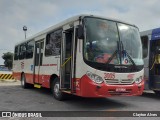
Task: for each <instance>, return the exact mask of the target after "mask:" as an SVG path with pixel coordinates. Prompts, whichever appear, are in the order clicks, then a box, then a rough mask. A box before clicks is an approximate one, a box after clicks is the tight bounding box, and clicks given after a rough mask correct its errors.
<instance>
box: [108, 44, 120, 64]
mask: <svg viewBox="0 0 160 120" xmlns="http://www.w3.org/2000/svg"><path fill="white" fill-rule="evenodd" d="M119 51H120V46H119V41H117V50H115V52H114V53H113V54H112V55H111V57H110V58H109V59H108V61H107V62H106V64H107V65H108V64H109V63H110V62H111V61H112V59H113V58H114V57H115V56H116V55H117V53H118V52H119ZM120 61H121V59H120Z"/></svg>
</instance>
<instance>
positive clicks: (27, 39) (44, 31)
mask: <svg viewBox="0 0 160 120" xmlns="http://www.w3.org/2000/svg"><path fill="white" fill-rule="evenodd" d="M87 16H88V17H89V16H90V17H95V18H102V19H108V20H112V21H116V22H121V23H125V24H129V25H132V26H135V25H134V24H130V23H127V22H124V21H121V20H118V19H113V18H108V17H102V16H97V15H91V14H80V15H76V16H73V17H70V18H68V19H66V20H64V21H62V22H60V23H58V24H56V25H53V26H51V27H49V28H47V29H45V30H43V31H41V32H39V33H37V34H35V35H33V36H31V37H28V38H26V39H24V40H23V41H21V42H19V43H17V44H16V45H18V44H21V43H23V42H25V41H26V42H27V41H29V40H32V39H34V38H35V37H38V36H40V35H43V34H47V33H49V32H51V31H53V30H54V29H57V28H61V27H62V26H64V25H66V24H68V23H71V22H74V21H77V20H79V18H80V17H81V18H84V17H87ZM135 27H136V26H135Z"/></svg>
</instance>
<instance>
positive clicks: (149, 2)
mask: <svg viewBox="0 0 160 120" xmlns="http://www.w3.org/2000/svg"><path fill="white" fill-rule="evenodd" d="M82 13H87V14H95V15H100V16H106V17H110V18H116V19H120V20H123V21H126V22H129V23H133V24H135V25H137V26H138V27H139V29H140V31H143V30H148V29H152V28H157V27H160V7H159V0H0V64H3V60H2V58H1V56H2V55H3V53H4V52H8V51H11V52H13V49H14V45H15V44H16V43H17V42H19V41H23V40H24V32H23V30H22V28H23V26H24V25H26V26H27V27H28V31H27V37H28V36H32V35H34V34H35V33H38V32H40V31H42V30H44V29H45V28H48V27H50V26H52V25H54V24H56V23H58V22H60V21H62V20H64V19H66V18H69V17H71V16H74V15H77V14H82Z"/></svg>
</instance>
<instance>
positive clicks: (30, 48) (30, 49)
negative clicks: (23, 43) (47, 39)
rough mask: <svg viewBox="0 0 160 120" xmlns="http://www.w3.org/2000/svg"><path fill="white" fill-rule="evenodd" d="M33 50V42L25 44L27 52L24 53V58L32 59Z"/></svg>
mask: <svg viewBox="0 0 160 120" xmlns="http://www.w3.org/2000/svg"><path fill="white" fill-rule="evenodd" d="M33 50H34V41H33V40H32V41H29V42H28V44H27V52H26V58H27V59H29V58H33Z"/></svg>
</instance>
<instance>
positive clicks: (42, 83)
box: [13, 15, 144, 100]
mask: <svg viewBox="0 0 160 120" xmlns="http://www.w3.org/2000/svg"><path fill="white" fill-rule="evenodd" d="M13 75H14V78H15V79H18V80H20V81H21V85H22V87H23V88H28V87H30V85H32V86H34V87H36V88H41V87H45V88H50V89H51V91H52V93H53V97H54V98H55V99H57V100H63V99H65V97H66V95H68V94H72V95H77V96H81V97H109V96H133V95H141V94H142V93H143V89H144V63H143V58H142V44H141V39H140V34H139V30H138V28H137V27H136V26H135V25H132V24H129V23H126V22H123V21H119V20H114V19H109V18H105V17H101V16H95V15H77V16H73V17H71V18H69V19H67V20H65V21H63V22H61V23H59V24H57V25H54V26H51V27H50V28H48V29H46V30H44V31H42V32H40V33H38V34H36V35H34V36H32V37H30V38H27V39H26V40H25V41H22V42H20V43H18V44H16V45H15V51H14V61H13Z"/></svg>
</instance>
